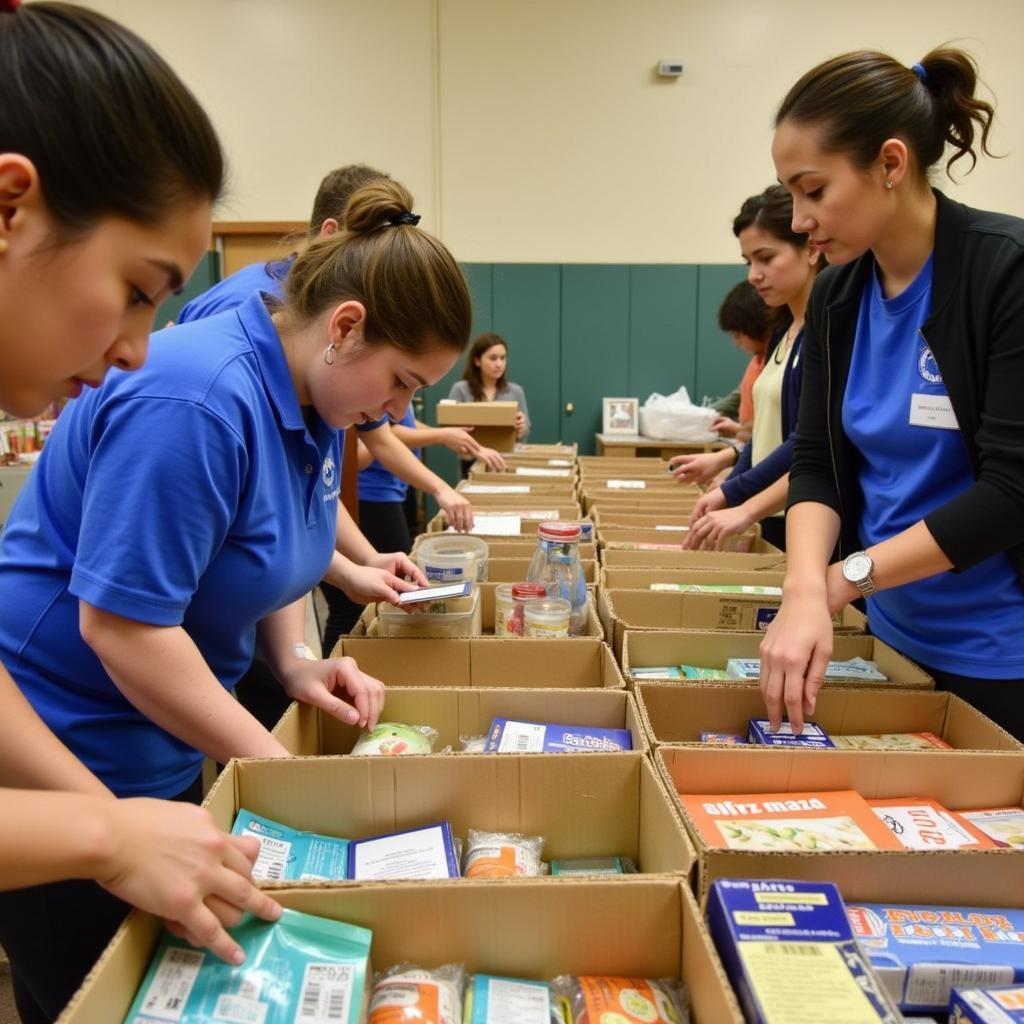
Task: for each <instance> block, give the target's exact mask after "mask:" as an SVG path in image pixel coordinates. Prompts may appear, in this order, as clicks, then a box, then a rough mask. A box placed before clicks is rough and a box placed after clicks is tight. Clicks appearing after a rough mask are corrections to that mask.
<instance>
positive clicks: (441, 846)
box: [348, 821, 460, 882]
mask: <svg viewBox="0 0 1024 1024" xmlns="http://www.w3.org/2000/svg"><path fill="white" fill-rule="evenodd" d="M348 877H349V878H350V879H352V880H357V881H375V882H391V881H411V880H421V879H441V878H458V877H460V872H459V855H458V852H457V851H456V849H455V842H454V840H453V839H452V829H451V825H449V824H448V822H447V821H441V822H438V823H437V824H435V825H424V826H423V827H422V828H414V829H408V830H407V831H405V832H392V833H388V834H387V835H381V836H371V837H369V838H367V839H353V840H352V842H351V843H349V857H348Z"/></svg>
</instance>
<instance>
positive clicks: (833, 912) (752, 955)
mask: <svg viewBox="0 0 1024 1024" xmlns="http://www.w3.org/2000/svg"><path fill="white" fill-rule="evenodd" d="M708 926H709V928H710V930H711V937H712V938H713V939H714V941H715V945H716V946H717V947H718V952H719V955H720V956H721V958H722V962H723V963H724V965H725V970H726V973H727V974H728V975H729V980H730V981H731V982H732V984H733V988H735V990H736V994H737V995H738V996H739V1000H740V1005H741V1006H742V1007H743V1014H744V1016H745V1017H746V1019H747V1022H748V1024H775V1022H777V1021H810V1020H820V1021H829V1022H841V1024H869V1022H874V1021H884V1022H886V1024H897V1022H898V1021H900V1020H901V1018H900V1015H899V1013H898V1012H897V1011H896V1009H895V1007H894V1006H893V1004H892V1003H891V1001H890V1000H889V998H888V997H887V995H886V993H885V991H884V989H883V988H882V986H881V984H880V983H879V980H878V978H876V976H875V974H874V972H873V971H872V969H871V965H870V964H869V963H868V961H867V959H866V958H865V956H864V955H863V954H862V953H861V951H860V949H859V948H858V946H857V942H856V940H855V939H854V937H853V931H852V929H851V928H850V923H849V921H848V920H847V917H846V911H845V908H844V906H843V900H842V897H841V896H840V895H839V890H838V889H837V888H836V887H835V886H834V885H832V884H831V883H829V882H794V881H786V880H780V881H770V880H764V881H762V880H745V879H718V880H717V881H715V882H713V883H712V884H711V892H710V894H709V896H708Z"/></svg>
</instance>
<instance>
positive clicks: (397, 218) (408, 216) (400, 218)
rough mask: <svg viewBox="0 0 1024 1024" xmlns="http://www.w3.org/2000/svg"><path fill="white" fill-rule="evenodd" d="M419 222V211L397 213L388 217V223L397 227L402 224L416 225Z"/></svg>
mask: <svg viewBox="0 0 1024 1024" xmlns="http://www.w3.org/2000/svg"><path fill="white" fill-rule="evenodd" d="M419 222H420V215H419V214H418V213H408V212H405V213H396V214H395V215H394V217H388V223H389V224H390V225H391V226H392V227H393V228H397V227H398V226H399V225H400V224H412V225H413V227H415V226H416V225H417V224H419Z"/></svg>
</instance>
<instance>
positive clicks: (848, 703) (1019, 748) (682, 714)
mask: <svg viewBox="0 0 1024 1024" xmlns="http://www.w3.org/2000/svg"><path fill="white" fill-rule="evenodd" d="M635 692H636V695H637V702H638V704H639V706H640V717H641V718H642V719H643V723H644V728H645V729H646V730H647V735H648V736H649V737H650V741H651V743H652V744H654V745H657V746H663V745H666V744H693V743H700V734H701V733H702V732H724V733H742V734H746V731H747V722H748V721H749V720H750V719H751V718H758V717H763V716H764V713H765V710H764V701H763V699H762V698H761V693H760V691H759V690H758V688H757V687H754V686H749V685H747V684H746V683H740V684H736V685H733V684H728V683H725V684H721V685H720V684H718V683H710V684H704V685H700V686H692V685H687V684H685V683H683V684H680V683H637V684H636V687H635ZM813 720H814V721H815V722H817V724H818V725H820V726H821V727H822V728H823V729H824V730H825V732H827V733H828V734H829V735H835V736H842V735H848V736H849V735H877V734H878V733H888V732H930V733H934V734H935V735H936V736H938V737H939V738H940V739H943V740H945V741H946V742H947V743H949V744H950V746H952V747H953V748H954V749H953V750H949V751H946V753H947V754H950V755H953V756H959V754H960V752H961V751H964V750H1002V751H1010V752H1012V753H1017V754H1020V755H1022V756H1024V745H1021V744H1020V743H1018V742H1017V740H1015V739H1014V738H1013V737H1012V736H1011V735H1010V734H1009V733H1008V732H1006V731H1005V730H1004V729H1002V728H1000V727H999V726H998V725H996V723H995V722H993V721H992V720H991V719H990V718H986V717H985V716H984V715H983V714H982V713H981V712H980V711H978V710H977V709H976V708H973V707H971V705H970V704H968V703H967V702H966V701H964V700H961V699H960V698H959V697H956V696H954V695H953V694H951V693H937V692H935V691H931V692H924V691H921V690H881V689H879V688H875V689H873V690H872V691H871V692H870V693H868V692H866V691H865V690H863V689H856V688H853V687H845V686H826V687H825V688H824V689H822V691H821V693H820V694H819V695H818V702H817V706H816V707H815V709H814V715H813Z"/></svg>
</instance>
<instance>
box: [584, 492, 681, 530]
mask: <svg viewBox="0 0 1024 1024" xmlns="http://www.w3.org/2000/svg"><path fill="white" fill-rule="evenodd" d="M695 504H696V499H693V500H692V501H691V500H690V499H689V498H687V499H685V500H684V501H683V502H682V503H681V504H680V506H679V508H678V509H676V511H675V513H674V514H673V515H653V516H652V515H647V514H646V513H644V512H643V511H642V510H641V509H638V508H636V507H635V506H634V507H633V508H632V509H629V510H626V511H621V512H620V511H618V510H612V509H606V506H604V505H601V506H598V507H596V508H595V510H594V525H595V526H596V527H597V528H598V529H605V528H608V529H617V530H655V531H657V532H658V533H666V534H670V535H671V534H673V533H682V532H683V529H682V528H685V527H688V526H689V525H690V512H691V511H692V510H693V506H694V505H695ZM669 539H671V538H669Z"/></svg>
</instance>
